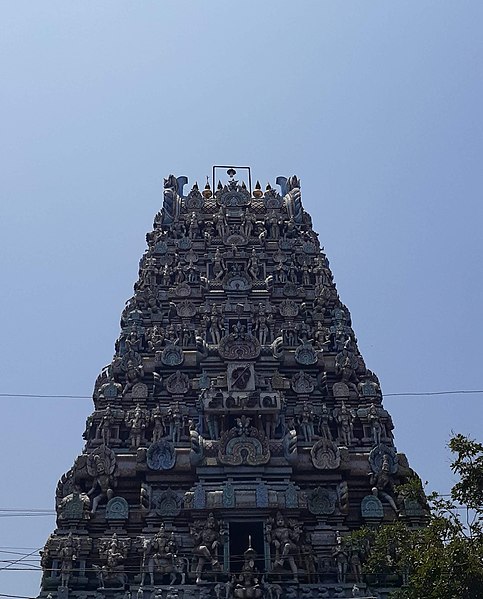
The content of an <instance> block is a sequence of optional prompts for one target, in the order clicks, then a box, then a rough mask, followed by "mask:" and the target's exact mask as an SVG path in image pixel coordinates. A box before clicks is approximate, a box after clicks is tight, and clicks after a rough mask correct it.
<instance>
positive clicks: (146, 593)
mask: <svg viewBox="0 0 483 599" xmlns="http://www.w3.org/2000/svg"><path fill="white" fill-rule="evenodd" d="M235 175H236V172H235V171H234V170H233V169H229V171H228V176H229V180H228V181H227V182H226V183H220V184H219V185H218V187H217V188H216V189H215V190H214V191H213V190H212V189H211V188H210V187H209V186H207V187H205V189H203V190H202V191H200V190H199V189H198V186H197V185H195V186H193V188H192V189H191V191H189V192H188V193H187V194H185V193H184V191H183V190H184V186H185V185H186V184H187V179H186V177H174V176H173V175H170V176H169V177H168V178H167V179H165V182H164V200H163V206H162V208H161V210H160V211H159V213H158V214H156V216H155V219H154V226H153V230H152V231H151V232H149V233H148V235H147V245H148V247H147V250H146V251H145V253H144V255H143V256H142V258H141V261H140V265H139V278H138V280H137V282H136V284H135V286H134V295H133V297H132V298H131V299H129V300H128V302H127V304H126V307H125V309H124V310H123V313H122V315H121V331H120V335H119V339H118V340H117V342H116V344H115V354H114V357H113V360H112V362H111V364H109V365H108V367H107V368H105V369H103V370H102V371H101V374H100V375H99V377H98V379H97V381H96V384H95V388H94V395H93V399H94V411H93V413H92V415H91V416H90V417H89V418H88V420H87V423H86V430H85V432H84V439H85V448H84V451H83V453H82V454H81V455H80V456H79V458H78V459H77V460H76V462H75V464H74V466H73V468H72V469H71V470H70V471H69V472H68V473H67V474H65V475H64V476H62V477H61V479H60V481H59V484H58V487H57V491H56V508H57V514H58V528H57V530H56V532H55V533H53V534H52V535H51V537H49V539H48V541H47V543H46V546H45V549H44V551H43V553H42V568H43V572H44V574H43V580H42V591H41V595H42V597H43V598H44V599H46V597H47V595H48V593H52V597H53V599H62V598H64V599H67V598H69V599H81V598H82V599H95V598H96V597H99V598H100V597H101V596H102V597H106V598H108V599H121V597H123V598H124V599H128V595H129V596H130V597H131V599H134V597H135V596H136V597H137V599H176V598H180V599H189V598H192V599H202V598H204V597H206V598H207V599H208V598H212V597H216V598H220V597H223V598H226V599H234V598H235V597H237V598H240V599H244V598H247V599H248V598H255V597H259V598H266V599H290V598H292V597H293V598H294V599H298V598H304V599H309V598H311V597H329V598H332V597H347V596H349V594H350V593H351V592H352V589H353V587H354V586H357V587H358V588H360V589H364V588H365V587H364V584H363V583H361V581H360V580H359V578H360V575H359V574H357V572H358V571H357V568H352V570H351V569H350V568H348V564H349V563H350V564H351V565H353V564H357V556H354V555H353V553H351V549H350V547H347V546H346V545H345V542H344V536H345V533H346V532H347V531H348V530H349V529H352V528H357V527H359V526H361V525H362V524H363V523H365V522H368V523H370V524H372V523H375V522H378V521H381V520H383V519H386V520H390V519H395V518H396V517H398V516H399V515H402V516H403V517H405V518H407V519H412V521H414V522H416V521H417V522H419V521H420V520H421V518H423V515H424V510H423V507H421V506H419V505H418V504H417V503H414V501H413V500H409V499H408V498H405V500H404V499H402V500H401V501H400V502H399V503H398V498H397V496H396V493H395V485H396V484H398V483H401V482H404V480H405V477H406V476H408V475H409V474H410V473H411V471H410V469H409V465H408V464H407V462H406V460H405V458H404V456H402V455H400V454H396V450H395V448H394V443H393V437H392V427H393V425H392V421H391V418H390V415H389V414H388V413H387V412H386V411H385V410H384V408H383V406H382V392H381V389H380V385H379V381H378V380H377V377H376V376H375V375H374V374H373V373H372V372H371V371H369V370H367V369H366V366H365V364H364V360H363V359H362V356H361V355H360V352H359V349H358V347H357V340H356V337H355V335H354V332H353V330H352V324H351V318H350V314H349V311H348V309H347V308H346V307H345V306H344V305H343V304H342V303H341V301H340V299H339V296H338V294H337V290H336V287H335V284H334V282H333V277H332V273H331V271H330V268H329V262H328V260H327V257H326V256H325V254H324V252H323V249H322V248H321V247H320V244H319V241H318V237H317V234H316V233H315V232H314V231H313V230H312V225H311V218H310V216H309V215H308V214H307V213H306V212H305V210H304V209H303V206H302V201H301V192H300V181H299V180H298V178H297V177H289V178H286V177H279V178H278V179H277V185H278V186H279V187H280V189H279V190H277V189H274V188H272V187H271V186H267V189H266V190H265V191H263V190H262V188H261V186H260V184H259V183H257V184H256V185H255V186H254V188H253V190H250V189H248V187H247V185H246V184H245V183H243V182H240V181H237V180H236V179H235ZM67 530H69V531H71V534H70V535H68V534H67V532H66V531H67ZM349 560H350V562H349ZM255 567H256V568H258V569H260V570H262V573H263V574H264V576H263V578H262V577H261V576H260V574H258V573H257V572H256V571H255ZM233 576H235V578H233ZM356 583H357V584H356ZM126 585H127V586H126ZM125 588H129V591H125ZM96 593H97V594H96ZM381 597H385V591H384V592H381Z"/></svg>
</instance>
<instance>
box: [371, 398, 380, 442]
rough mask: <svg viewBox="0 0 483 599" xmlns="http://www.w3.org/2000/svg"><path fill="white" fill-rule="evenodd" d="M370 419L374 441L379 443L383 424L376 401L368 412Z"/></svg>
mask: <svg viewBox="0 0 483 599" xmlns="http://www.w3.org/2000/svg"><path fill="white" fill-rule="evenodd" d="M368 419H369V423H370V425H371V433H372V441H373V443H374V445H379V443H380V442H381V434H382V424H381V418H380V416H379V410H378V409H377V407H376V405H375V404H374V403H371V406H370V408H369V412H368Z"/></svg>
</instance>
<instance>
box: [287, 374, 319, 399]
mask: <svg viewBox="0 0 483 599" xmlns="http://www.w3.org/2000/svg"><path fill="white" fill-rule="evenodd" d="M292 389H293V390H294V391H295V393H300V394H303V395H307V394H309V393H312V391H313V390H314V389H315V383H314V379H313V378H312V377H311V376H310V375H309V374H307V373H306V372H297V373H296V374H294V376H293V377H292Z"/></svg>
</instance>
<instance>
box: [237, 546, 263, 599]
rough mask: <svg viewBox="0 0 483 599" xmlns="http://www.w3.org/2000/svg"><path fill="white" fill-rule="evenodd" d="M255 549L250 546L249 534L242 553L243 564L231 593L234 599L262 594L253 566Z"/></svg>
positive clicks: (254, 597) (253, 597) (251, 598)
mask: <svg viewBox="0 0 483 599" xmlns="http://www.w3.org/2000/svg"><path fill="white" fill-rule="evenodd" d="M256 556H257V553H256V551H255V550H254V549H253V547H252V546H251V538H250V536H249V547H248V549H247V550H246V551H245V553H244V554H243V557H244V560H243V566H242V569H241V572H240V574H239V575H238V579H237V581H238V584H236V586H235V588H234V590H233V594H234V596H235V598H236V599H258V598H259V597H261V596H262V594H263V590H262V587H261V586H260V583H259V572H258V570H257V568H256V567H255V558H256Z"/></svg>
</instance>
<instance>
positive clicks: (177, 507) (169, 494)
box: [153, 487, 181, 518]
mask: <svg viewBox="0 0 483 599" xmlns="http://www.w3.org/2000/svg"><path fill="white" fill-rule="evenodd" d="M153 501H154V506H155V511H156V513H157V514H158V516H161V518H175V517H176V516H178V515H179V514H180V512H181V497H180V496H179V495H178V493H176V492H175V491H173V490H172V489H170V488H169V487H168V488H167V489H166V491H161V492H160V493H159V494H157V495H156V496H155V498H154V500H153Z"/></svg>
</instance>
